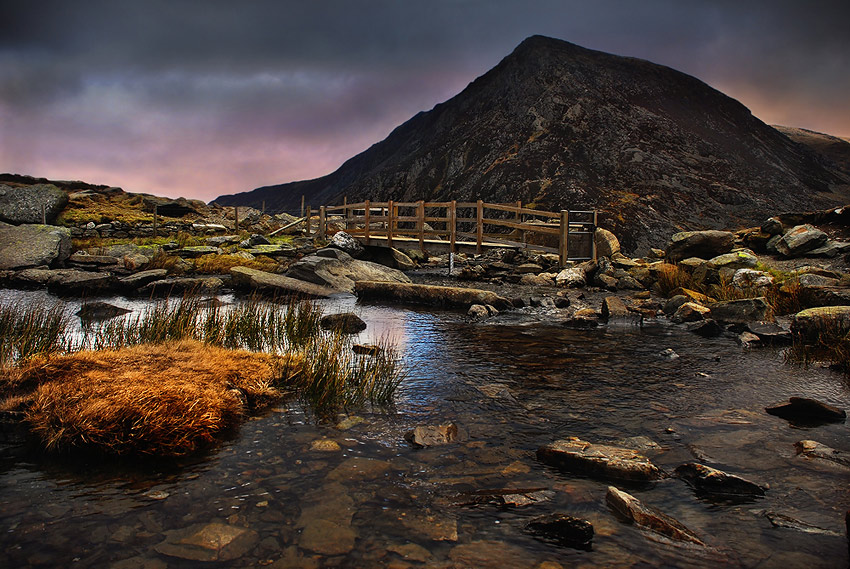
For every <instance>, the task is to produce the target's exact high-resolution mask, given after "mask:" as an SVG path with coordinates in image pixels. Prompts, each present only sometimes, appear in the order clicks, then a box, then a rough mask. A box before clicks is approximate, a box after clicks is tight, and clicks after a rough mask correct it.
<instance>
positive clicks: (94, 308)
mask: <svg viewBox="0 0 850 569" xmlns="http://www.w3.org/2000/svg"><path fill="white" fill-rule="evenodd" d="M128 312H131V311H130V310H127V309H126V308H121V307H120V306H115V305H112V304H108V303H106V302H87V303H86V304H84V305H83V306H82V307H81V308H80V309H79V310H78V311H77V312H76V315H77V316H79V317H80V319H81V320H90V321H91V320H109V319H110V318H115V317H116V316H121V315H122V314H127V313H128Z"/></svg>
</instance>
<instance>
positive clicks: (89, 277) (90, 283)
mask: <svg viewBox="0 0 850 569" xmlns="http://www.w3.org/2000/svg"><path fill="white" fill-rule="evenodd" d="M15 280H16V281H17V282H18V283H21V284H24V285H29V286H46V287H47V288H49V289H51V290H53V291H55V292H57V293H59V294H63V293H64V294H74V293H77V292H80V291H86V290H102V289H107V288H110V287H111V286H112V284H113V283H114V282H115V278H114V277H113V276H112V275H111V274H109V273H99V272H91V271H81V270H78V269H25V270H23V271H20V272H19V273H18V274H17V275H15Z"/></svg>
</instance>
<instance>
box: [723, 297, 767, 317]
mask: <svg viewBox="0 0 850 569" xmlns="http://www.w3.org/2000/svg"><path fill="white" fill-rule="evenodd" d="M711 318H712V319H714V320H716V321H718V322H725V323H726V324H746V323H747V322H756V321H764V320H772V319H773V313H772V310H771V308H770V305H769V304H768V303H767V300H766V299H765V298H764V297H761V296H760V297H758V298H745V299H742V300H726V301H723V302H715V303H714V304H712V305H711Z"/></svg>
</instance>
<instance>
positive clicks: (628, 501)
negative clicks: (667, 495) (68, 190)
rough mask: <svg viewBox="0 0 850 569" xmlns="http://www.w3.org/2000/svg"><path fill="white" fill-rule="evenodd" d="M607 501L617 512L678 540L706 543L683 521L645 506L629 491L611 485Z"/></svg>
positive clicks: (699, 543) (647, 527) (606, 497)
mask: <svg viewBox="0 0 850 569" xmlns="http://www.w3.org/2000/svg"><path fill="white" fill-rule="evenodd" d="M605 502H606V503H607V504H608V506H609V507H610V508H611V509H612V510H614V512H615V513H617V514H618V515H620V516H622V517H623V518H625V519H627V520H629V521H631V522H634V523H635V524H636V525H639V526H641V527H644V528H646V529H648V530H651V531H654V532H655V533H658V534H661V535H664V536H666V537H669V538H670V539H674V540H676V541H684V542H689V543H695V544H697V545H705V544H704V543H703V542H702V540H701V539H700V538H699V537H697V536H696V534H694V533H693V532H692V531H691V530H689V529H688V528H687V527H685V526H684V525H682V523H681V522H679V521H678V520H675V519H673V518H671V517H670V516H668V515H667V514H664V513H663V512H660V511H658V510H656V509H655V508H651V507H649V506H645V505H644V504H642V503H641V502H640V500H638V499H637V498H635V497H634V496H632V495H631V494H628V493H627V492H623V491H622V490H619V489H617V488H614V487H613V486H609V487H608V493H607V494H606V495H605Z"/></svg>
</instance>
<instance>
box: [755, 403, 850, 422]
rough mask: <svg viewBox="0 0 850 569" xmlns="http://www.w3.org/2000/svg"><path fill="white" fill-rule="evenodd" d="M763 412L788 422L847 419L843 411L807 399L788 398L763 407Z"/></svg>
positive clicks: (827, 404)
mask: <svg viewBox="0 0 850 569" xmlns="http://www.w3.org/2000/svg"><path fill="white" fill-rule="evenodd" d="M764 410H765V411H767V412H768V413H769V414H771V415H775V416H777V417H782V418H783V419H787V420H789V421H803V422H814V423H827V422H840V421H843V420H844V419H845V418H847V412H846V411H845V410H844V409H839V408H838V407H835V406H833V405H830V404H829V403H824V402H823V401H818V400H817V399H809V398H808V397H790V398H789V399H788V401H787V402H785V403H779V404H777V405H771V406H770V407H765V408H764Z"/></svg>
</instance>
